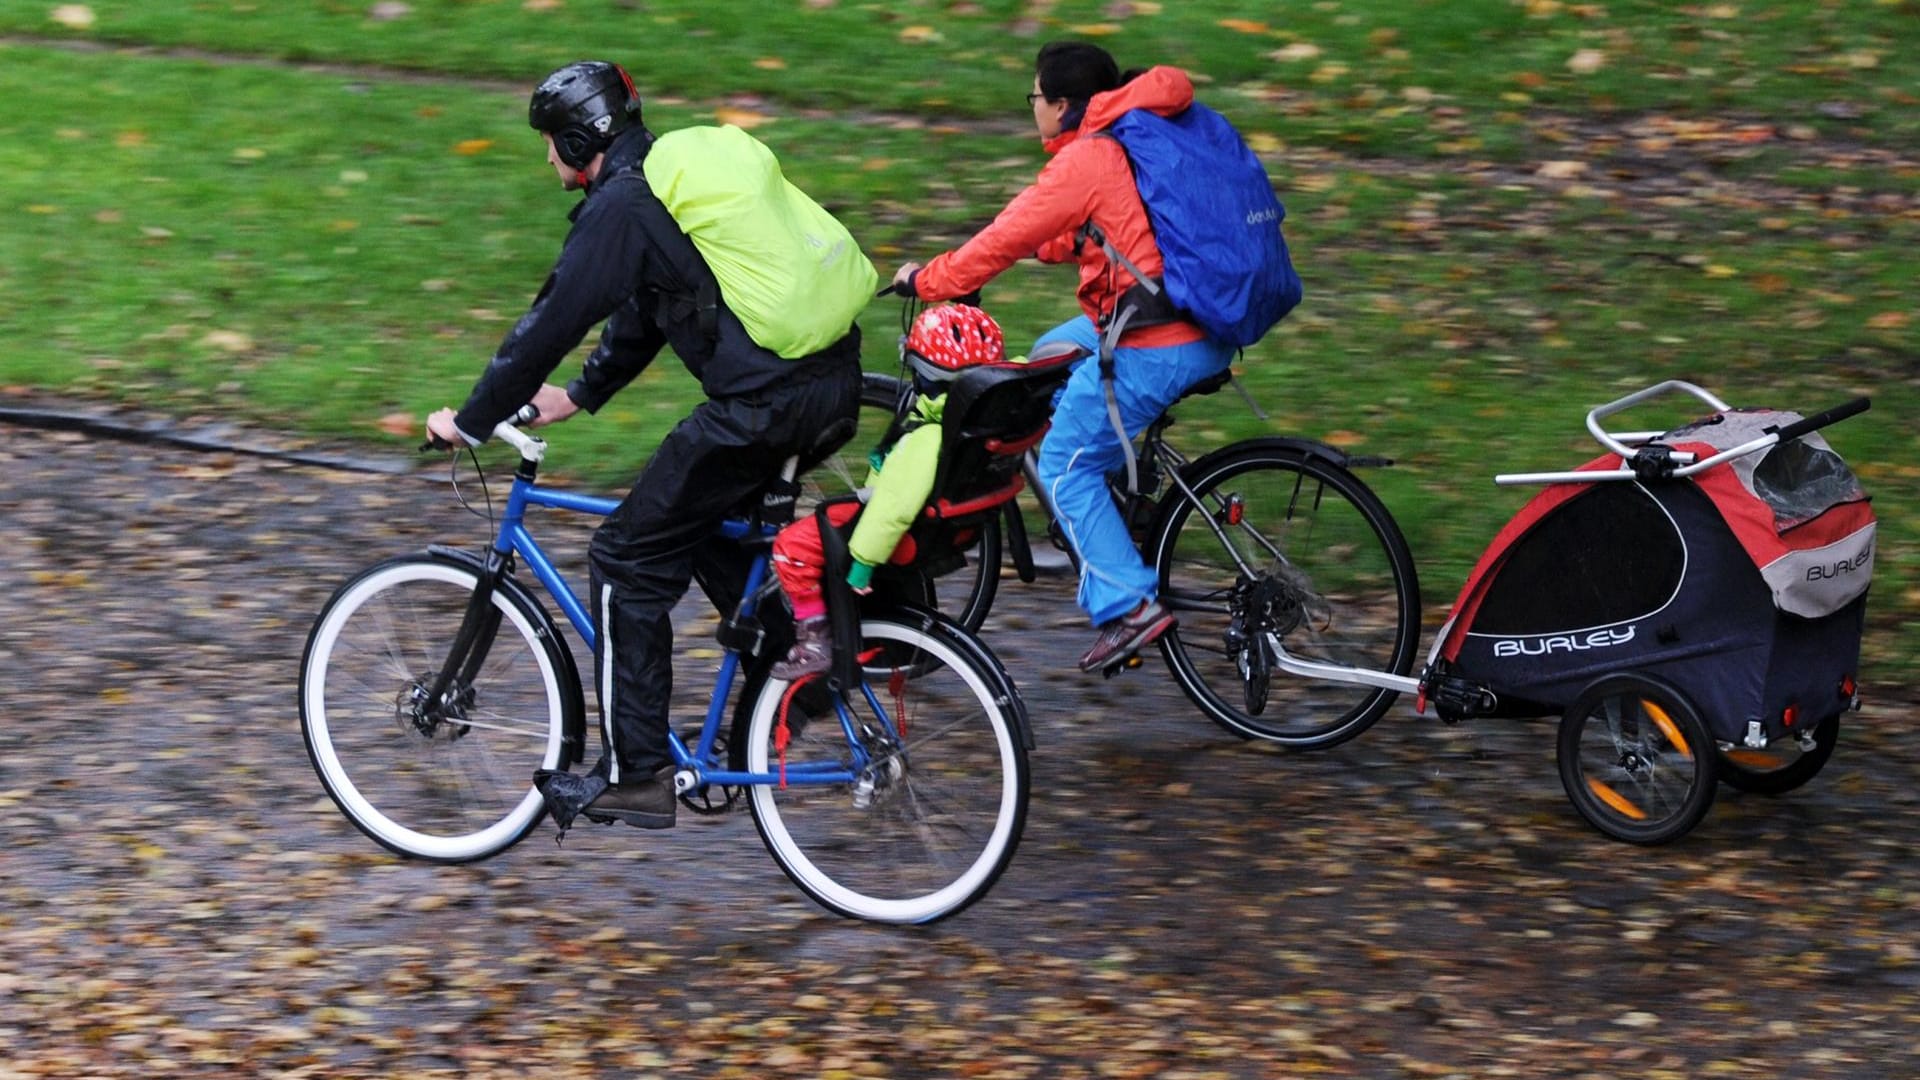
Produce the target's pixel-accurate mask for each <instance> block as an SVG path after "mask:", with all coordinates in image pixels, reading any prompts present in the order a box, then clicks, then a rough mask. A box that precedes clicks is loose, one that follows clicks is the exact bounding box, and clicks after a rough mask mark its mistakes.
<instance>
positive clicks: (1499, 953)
mask: <svg viewBox="0 0 1920 1080" xmlns="http://www.w3.org/2000/svg"><path fill="white" fill-rule="evenodd" d="M0 469H3V470H4V472H3V473H0V476H3V477H4V478H3V479H0V656H3V657H4V661H0V664H3V666H0V706H3V707H4V708H3V711H0V837H3V838H4V850H3V851H0V1076H5V1077H12V1076H75V1077H79V1076H88V1077H100V1076H123V1075H124V1076H133V1075H141V1076H168V1075H204V1076H227V1075H234V1076H269V1075H272V1076H293V1075H324V1076H354V1075H398V1074H406V1075H436V1074H439V1075H449V1076H452V1075H460V1076H490V1075H498V1076H519V1075H543V1076H594V1075H611V1074H615V1073H618V1074H622V1075H632V1076H645V1075H669V1074H676V1073H681V1072H691V1071H694V1070H700V1071H703V1072H706V1073H708V1074H711V1075H723V1076H724V1075H756V1076H772V1075H778V1076H789V1075H790V1076H825V1075H841V1076H918V1075H949V1074H951V1075H977V1076H1035V1077H1040V1076H1044V1077H1062V1076H1188V1077H1206V1076H1220V1077H1274V1076H1291V1075H1309V1074H1310V1075H1337V1076H1363V1077H1376V1076H1377V1077H1402V1076H1405V1077H1442V1076H1462V1077H1466V1076H1473V1077H1481V1076H1523V1077H1535V1076H1538V1077H1558V1076H1566V1077H1589V1076H1590V1077H1602V1076H1608V1077H1610V1076H1627V1075H1634V1076H1672V1077H1685V1076H1709V1075H1711V1076H1731V1077H1767V1078H1769V1080H1772V1078H1776V1077H1781V1076H1792V1077H1848V1078H1854V1077H1881V1076H1884V1077H1906V1076H1913V1075H1920V863H1917V862H1916V858H1915V855H1914V852H1915V848H1916V841H1920V793H1916V788H1915V780H1916V778H1920V752H1916V750H1915V748H1914V747H1913V745H1912V744H1911V742H1910V741H1909V740H1907V739H1905V738H1903V736H1905V735H1907V734H1908V731H1909V730H1910V718H1911V709H1910V708H1909V707H1908V706H1904V705H1899V704H1898V703H1893V702H1883V703H1878V704H1874V703H1870V704H1869V706H1868V708H1867V710H1866V711H1865V712H1863V713H1861V714H1858V715H1856V716H1851V717H1849V718H1848V722H1849V725H1850V726H1849V728H1848V730H1847V731H1846V733H1845V735H1844V736H1843V738H1842V740H1841V745H1840V749H1839V751H1838V753H1837V755H1836V757H1835V759H1834V761H1833V763H1832V764H1830V765H1829V766H1828V768H1827V770H1826V772H1825V773H1823V774H1822V775H1821V776H1820V777H1818V778H1817V779H1816V780H1815V781H1814V782H1813V783H1812V784H1810V785H1809V786H1808V787H1806V788H1805V789H1803V790H1802V791H1800V792H1796V793H1794V794H1792V795H1790V796H1787V797H1783V798H1774V799H1768V798H1764V797H1756V796H1744V795H1741V794H1739V793H1737V792H1734V791H1732V790H1731V789H1723V790H1722V792H1721V796H1720V800H1719V802H1718V804H1717V805H1716V807H1715V809H1714V810H1713V812H1712V813H1711V814H1710V815H1709V816H1708V818H1707V819H1706V821H1705V822H1704V823H1703V824H1702V825H1701V827H1700V828H1699V829H1697V830H1696V831H1695V832H1694V833H1693V834H1692V835H1691V836H1689V837H1687V838H1686V839H1685V840H1683V841H1681V842H1680V843H1677V844H1675V845H1672V846H1670V847H1666V848H1660V849H1651V850H1647V849H1637V848H1631V847H1627V846H1623V845H1619V844H1615V843H1611V842H1609V841H1606V840H1604V839H1603V838H1601V837H1600V836H1598V834H1596V833H1593V832H1592V831H1590V830H1589V829H1588V828H1587V827H1586V826H1585V825H1584V824H1583V823H1582V822H1581V821H1580V820H1579V819H1578V818H1577V817H1576V816H1575V814H1574V813H1573V811H1572V810H1571V808H1570V807H1569V806H1568V805H1567V804H1566V801H1565V798H1564V796H1563V795H1562V794H1561V791H1560V787H1559V781H1558V778H1557V775H1556V773H1555V771H1554V767H1553V754H1552V728H1551V726H1550V725H1546V724H1540V723H1514V722H1486V723H1482V724H1478V725H1466V726H1462V727H1459V728H1449V727H1446V726H1443V725H1440V724H1439V723H1437V722H1436V721H1433V720H1431V719H1425V718H1419V717H1415V716H1413V715H1412V714H1411V713H1410V711H1409V710H1408V708H1407V707H1406V706H1404V705H1403V706H1401V707H1400V708H1398V709H1396V711H1395V712H1393V713H1391V714H1390V715H1389V717H1388V718H1387V719H1386V720H1384V721H1382V723H1381V724H1380V725H1379V726H1377V727H1376V728H1375V729H1374V730H1373V731H1371V732H1368V733H1367V734H1366V735H1364V736H1362V737H1361V738H1360V739H1358V740H1356V741H1355V742H1353V743H1350V744H1348V745H1346V746H1344V747H1340V748H1336V749H1334V750H1331V751H1326V752H1322V753H1318V754H1309V755H1288V754H1281V753H1275V752H1272V751H1270V750H1268V749H1266V748H1264V747H1261V746H1257V745H1250V744H1246V743H1243V742H1240V741H1239V740H1237V739H1234V738H1232V737H1230V736H1228V735H1226V734H1225V733H1223V732H1221V731H1220V730H1218V729H1217V728H1215V727H1213V726H1212V725H1211V724H1209V723H1208V722H1207V721H1206V720H1204V719H1203V718H1202V717H1200V716H1199V715H1198V714H1197V713H1195V712H1194V710H1193V709H1192V708H1191V707H1190V706H1189V705H1188V704H1187V703H1186V701H1185V700H1184V699H1183V698H1181V697H1180V696H1179V694H1178V692H1177V690H1175V689H1174V687H1173V685H1172V683H1171V681H1170V680H1169V679H1168V678H1167V677H1166V675H1165V673H1164V671H1163V670H1162V669H1161V668H1160V667H1159V666H1158V663H1157V661H1153V662H1150V663H1149V665H1148V666H1147V667H1145V668H1143V669H1141V670H1140V671H1137V672H1134V673H1131V674H1129V675H1126V676H1124V677H1121V678H1118V679H1115V680H1112V681H1103V680H1100V679H1098V678H1095V677H1087V676H1081V675H1079V674H1077V673H1074V672H1072V671H1071V660H1072V657H1073V656H1074V655H1076V654H1077V652H1078V651H1079V650H1080V649H1081V648H1083V647H1084V645H1085V641H1084V640H1083V639H1084V638H1085V637H1086V636H1087V633H1086V631H1085V629H1084V627H1083V626H1082V624H1081V623H1080V620H1079V617H1078V615H1077V613H1076V612H1075V611H1074V610H1073V609H1072V604H1071V589H1070V583H1069V582H1067V581H1065V580H1063V579H1059V578H1052V579H1042V581H1041V582H1039V583H1037V584H1035V585H1032V586H1021V585H1019V584H1018V583H1016V582H1011V581H1009V582H1008V583H1007V584H1006V585H1005V586H1004V587H1003V591H1002V594H1001V596H1002V600H1001V602H1000V604H999V606H998V609H997V611H996V615H995V617H994V619H993V620H992V621H990V623H989V625H988V628H987V633H986V637H987V640H988V641H989V643H990V644H992V645H993V646H994V648H995V649H996V650H997V651H998V652H1000V654H1001V655H1002V657H1003V659H1004V660H1005V661H1006V663H1007V666H1008V667H1009V669H1010V670H1011V672H1012V674H1013V676H1014V678H1015V679H1016V680H1017V681H1018V682H1019V684H1020V686H1021V689H1022V691H1023V692H1024V694H1025V696H1026V698H1027V701H1028V704H1029V707H1030V709H1031V711H1032V714H1033V717H1034V720H1035V724H1036V728H1037V733H1038V738H1039V749H1038V751H1037V753H1036V755H1035V757H1034V759H1033V766H1034V770H1033V772H1034V788H1033V801H1032V808H1031V815H1030V818H1029V822H1028V826H1027V831H1026V837H1025V840H1024V842H1023V845H1022V847H1021V850H1020V853H1019V855H1018V856H1017V858H1016V859H1015V861H1014V863H1013V865H1012V868H1011V869H1010V870H1009V872H1008V873H1007V875H1006V877H1005V878H1003V879H1002V880H1001V882H1000V883H999V885H998V886H997V887H996V889H995V891H994V892H993V893H992V894H991V895H990V896H988V897H987V898H986V899H985V900H984V901H982V902H981V903H980V904H978V905H977V906H975V907H974V908H972V909H970V910H969V911H968V912H966V913H964V914H962V915H961V916H959V917H957V918H955V919H952V920H949V921H948V922H946V923H943V924H940V925H938V926H935V927H932V928H923V929H895V928H875V927H869V926H864V925H860V924H855V923H851V922H847V921H845V920H841V919H838V918H836V917H833V916H830V915H827V914H825V913H824V912H822V911H820V910H819V909H817V908H815V907H814V906H812V905H811V904H810V903H809V902H808V901H807V900H806V899H805V898H804V897H803V896H801V895H800V894H799V893H798V892H797V891H796V890H795V889H794V888H792V887H791V886H790V885H789V884H788V883H787V882H786V880H785V879H784V878H783V877H782V876H781V874H780V873H779V871H778V869H777V868H776V867H775V866H774V864H773V863H772V861H771V860H770V859H769V858H768V856H767V855H766V853H765V852H764V851H763V850H762V848H761V847H760V845H759V842H758V839H757V837H756V835H755V833H754V830H753V827H752V824H751V821H750V820H749V818H748V817H747V816H746V814H745V813H744V812H742V813H738V814H734V815H729V816H726V817H723V818H718V819H709V820H695V819H691V818H689V817H685V816H683V818H682V826H681V827H680V828H678V829H676V830H674V831H673V832H671V833H666V834H643V833H640V832H636V831H632V830H624V829H601V828H592V827H583V828H580V829H576V830H575V831H574V832H573V833H572V834H571V835H570V836H569V837H568V838H567V842H566V844H565V845H564V846H556V845H555V844H554V842H553V833H552V830H551V828H550V826H543V827H542V829H541V830H540V831H539V832H537V833H536V834H535V835H534V836H533V837H532V838H531V839H530V840H528V841H527V842H525V843H523V844H521V845H520V846H518V847H517V848H515V849H513V850H511V851H509V852H507V853H505V854H504V855H502V856H501V857H499V858H497V859H495V860H492V861H490V862H487V863H484V864H480V865H476V866H469V867H455V868H446V867H433V866H428V865H422V864H412V863H407V862H403V861H400V860H398V859H396V858H394V857H392V856H389V855H388V854H386V853H385V852H384V851H382V850H380V849H379V848H377V847H376V846H375V845H373V844H372V842H371V841H368V840H366V839H365V838H363V837H362V836H361V835H360V834H359V833H358V832H356V831H355V830H354V829H353V828H352V827H351V826H350V825H349V824H347V822H346V821H345V820H344V819H343V818H341V817H340V815H339V814H338V812H337V811H336V810H335V809H334V807H333V805H332V803H331V802H330V801H329V800H328V799H327V797H326V796H325V794H324V792H323V791H322V790H321V788H320V786H319V783H318V781H317V780H316V779H315V778H314V776H313V774H312V772H311V770H310V768H309V766H308V764H307V761H306V755H305V752H304V750H303V749H302V745H301V738H300V732H299V722H298V714H297V709H296V705H295V700H294V683H295V678H296V674H297V667H298V659H299V653H300V649H301V645H302V643H303V640H304V636H305V632H306V629H307V625H308V622H309V620H310V619H311V618H312V616H313V614H314V613H315V612H316V611H317V610H318V608H319V606H320V605H321V603H322V602H323V601H324V600H325V598H326V596H327V594H328V592H329V591H330V590H331V589H332V588H333V586H334V585H336V584H337V583H338V582H339V581H341V580H342V579H343V578H344V577H345V576H346V575H347V574H349V573H350V572H351V571H352V570H353V569H355V568H356V567H358V566H360V565H363V564H365V563H367V562H370V561H372V560H374V559H376V558H379V557H383V556H385V555H388V554H394V553H399V552H403V551H407V550H411V549H416V548H419V547H422V546H424V545H425V544H426V543H427V542H429V541H430V540H432V541H451V542H457V543H465V544H469V545H477V544H478V543H480V542H481V539H482V534H483V531H484V525H483V524H482V523H480V522H478V521H476V520H475V519H472V518H469V517H466V516H465V515H463V514H462V513H461V512H460V511H459V509H458V507H457V506H456V505H455V504H454V503H453V500H452V499H451V498H450V496H449V494H448V492H447V489H446V488H445V486H444V485H443V484H438V483H435V482H432V481H430V480H427V479H424V478H422V477H421V476H419V475H394V476H382V475H375V474H367V473H357V472H347V471H340V470H334V469H328V468H321V467H313V466H308V465H297V464H289V463H286V462H283V461H278V460H272V459H262V458H256V457H251V456H244V455H235V454H229V453H218V452H204V451H192V450H186V449H181V448H177V447H169V446H162V445H142V444H134V443H127V442H122V441H114V440H102V439H96V438H90V437H87V436H83V435H78V434H72V433H50V432H45V431H39V430H32V429H28V428H21V427H10V426H0ZM542 535H543V537H545V538H549V539H552V540H554V541H555V543H556V546H559V547H562V548H569V549H571V550H573V551H576V552H577V551H578V550H580V548H581V547H582V546H583V545H584V541H585V536H586V533H585V531H584V528H582V527H575V528H572V529H567V528H561V527H548V528H547V529H545V530H544V531H543V532H542ZM683 615H684V622H685V624H686V626H685V629H684V632H683V634H682V640H683V644H684V645H686V646H687V647H689V648H693V649H703V648H704V647H705V646H707V645H710V640H709V639H704V638H702V637H701V636H700V631H701V629H702V628H703V627H704V626H705V623H703V622H702V620H701V617H700V615H699V613H698V612H697V610H696V609H695V608H694V607H692V606H690V605H689V606H686V607H685V608H683ZM710 666H711V661H710V659H707V658H706V657H705V656H691V657H689V658H687V659H686V660H684V662H683V663H682V665H681V668H680V675H681V677H680V680H679V682H680V685H681V688H682V689H681V691H680V693H681V696H682V697H683V698H684V699H686V700H687V701H688V702H689V710H690V711H691V710H694V709H697V705H695V704H693V702H694V701H695V699H696V696H697V693H698V691H699V688H700V687H699V684H700V682H701V672H702V671H703V670H705V669H706V668H710ZM1872 691H1873V688H1871V687H1869V693H1872Z"/></svg>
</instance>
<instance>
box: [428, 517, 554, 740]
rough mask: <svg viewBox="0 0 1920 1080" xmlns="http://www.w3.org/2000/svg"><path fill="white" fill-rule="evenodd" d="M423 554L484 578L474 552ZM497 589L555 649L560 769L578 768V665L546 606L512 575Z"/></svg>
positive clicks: (436, 548)
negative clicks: (561, 697)
mask: <svg viewBox="0 0 1920 1080" xmlns="http://www.w3.org/2000/svg"><path fill="white" fill-rule="evenodd" d="M426 554H427V555H428V557H430V558H434V559H438V560H440V561H441V562H446V563H452V564H453V565H455V566H459V567H460V568H462V569H465V570H471V571H473V572H474V573H475V574H485V573H486V572H487V560H486V556H484V555H482V554H479V553H477V552H472V551H467V550H465V549H463V548H455V547H447V546H445V545H442V544H430V545H428V547H427V551H426ZM499 588H500V591H501V592H503V593H505V594H506V595H507V597H508V599H509V600H511V601H513V602H516V603H518V604H519V605H520V606H521V610H523V611H525V612H526V613H527V614H528V616H529V617H530V618H532V619H533V624H534V629H535V630H536V631H538V632H539V633H540V635H541V636H542V637H545V638H547V639H548V640H550V641H552V642H554V643H555V644H556V645H558V646H559V650H558V651H559V653H560V672H559V674H560V679H561V682H562V684H563V685H562V687H561V689H562V691H563V692H564V693H565V695H566V701H565V702H564V703H563V705H562V707H561V708H562V716H561V734H562V737H563V738H564V740H565V742H566V745H567V756H566V758H565V759H564V760H563V761H562V762H561V765H562V767H571V766H573V765H576V764H579V762H580V761H581V760H582V758H583V757H584V756H585V754H586V746H587V743H586V737H587V725H586V697H585V694H584V693H583V691H582V690H581V687H580V669H579V667H578V665H576V664H575V663H574V660H573V649H572V647H571V645H570V644H569V642H568V641H567V638H566V637H565V636H563V635H562V634H561V633H560V627H559V624H557V623H555V622H554V621H553V616H551V615H549V614H548V613H547V609H546V606H545V605H543V604H541V603H540V601H539V599H538V598H537V597H535V596H534V595H533V594H532V593H531V592H528V591H527V588H526V586H524V585H522V584H520V582H519V581H518V580H516V579H515V578H514V577H513V575H512V574H508V575H506V576H504V577H502V578H501V579H500V585H499Z"/></svg>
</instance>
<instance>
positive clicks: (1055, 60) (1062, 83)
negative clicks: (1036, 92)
mask: <svg viewBox="0 0 1920 1080" xmlns="http://www.w3.org/2000/svg"><path fill="white" fill-rule="evenodd" d="M1033 73H1034V75H1035V76H1036V77H1037V78H1038V79H1039V80H1040V92H1041V93H1042V94H1045V95H1046V97H1047V100H1048V101H1059V100H1061V99H1063V98H1064V99H1065V100H1066V101H1067V102H1069V103H1071V104H1073V105H1080V106H1084V105H1086V103H1087V100H1088V99H1089V98H1091V97H1093V95H1095V94H1100V93H1105V92H1106V91H1108V90H1112V89H1113V88H1115V87H1117V86H1119V85H1120V81H1121V80H1120V65H1119V64H1116V63H1114V62H1113V56H1112V54H1111V53H1109V52H1107V50H1105V49H1103V48H1101V47H1100V46H1098V45H1089V44H1087V43H1086V42H1084V41H1049V42H1047V43H1046V44H1045V45H1042V46H1041V47H1040V55H1039V56H1038V57H1036V58H1034V61H1033Z"/></svg>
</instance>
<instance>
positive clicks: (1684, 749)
mask: <svg viewBox="0 0 1920 1080" xmlns="http://www.w3.org/2000/svg"><path fill="white" fill-rule="evenodd" d="M1640 707H1641V708H1642V709H1644V710H1646V713H1647V715H1648V716H1651V717H1653V722H1654V724H1655V725H1656V726H1657V727H1659V729H1660V734H1662V735H1665V736H1666V737H1667V741H1668V742H1670V743H1672V744H1673V748H1674V749H1675V750H1678V751H1680V756H1681V757H1688V758H1690V757H1692V756H1693V748H1692V747H1690V746H1688V745H1687V740H1686V737H1685V736H1683V735H1681V734H1680V725H1678V724H1676V723H1674V722H1673V717H1671V716H1668V715H1667V710H1665V709H1663V708H1661V707H1660V706H1659V704H1657V703H1655V702H1652V701H1648V700H1647V699H1645V698H1641V699H1640Z"/></svg>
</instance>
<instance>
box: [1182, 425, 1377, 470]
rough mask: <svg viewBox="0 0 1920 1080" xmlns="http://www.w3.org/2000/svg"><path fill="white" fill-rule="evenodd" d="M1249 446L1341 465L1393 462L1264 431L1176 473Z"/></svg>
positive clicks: (1207, 464) (1205, 465) (1202, 466)
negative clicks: (1260, 434)
mask: <svg viewBox="0 0 1920 1080" xmlns="http://www.w3.org/2000/svg"><path fill="white" fill-rule="evenodd" d="M1249 450H1292V451H1294V452H1295V453H1298V454H1303V455H1305V456H1307V457H1317V458H1319V459H1320V460H1322V461H1326V462H1330V463H1332V464H1334V465H1338V466H1340V467H1341V468H1343V469H1359V468H1376V467H1384V466H1388V465H1392V464H1393V459H1392V458H1384V457H1378V456H1374V455H1355V454H1349V453H1347V452H1346V451H1344V450H1342V449H1340V448H1339V447H1336V446H1329V445H1327V444H1326V443H1323V442H1321V441H1319V440H1318V439H1303V438H1299V437H1297V436H1293V435H1265V436H1261V437H1260V438H1257V439H1244V440H1242V441H1240V442H1237V443H1234V444H1232V445H1230V446H1223V447H1221V448H1220V449H1218V450H1215V451H1213V452H1212V453H1210V454H1206V455H1204V456H1203V457H1201V458H1199V459H1198V460H1195V461H1193V462H1190V463H1188V465H1187V467H1186V468H1184V469H1182V470H1180V474H1181V476H1182V477H1183V478H1186V477H1190V476H1192V475H1195V474H1197V473H1200V472H1203V471H1205V470H1206V469H1208V468H1210V467H1211V466H1212V465H1213V464H1214V463H1215V462H1217V461H1219V460H1220V459H1221V458H1224V457H1228V456H1236V455H1239V454H1243V453H1246V452H1247V451H1249Z"/></svg>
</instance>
